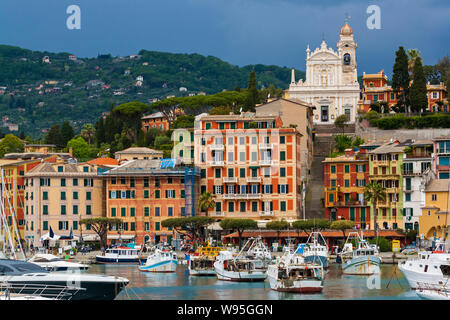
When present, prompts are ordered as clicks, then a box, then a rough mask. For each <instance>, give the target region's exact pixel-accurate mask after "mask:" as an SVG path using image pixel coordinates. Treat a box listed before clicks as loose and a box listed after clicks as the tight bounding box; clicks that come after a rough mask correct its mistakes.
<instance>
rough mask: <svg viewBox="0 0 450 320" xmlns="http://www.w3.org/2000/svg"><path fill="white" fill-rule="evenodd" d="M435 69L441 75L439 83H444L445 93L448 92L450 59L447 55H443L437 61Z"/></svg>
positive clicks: (449, 86)
mask: <svg viewBox="0 0 450 320" xmlns="http://www.w3.org/2000/svg"><path fill="white" fill-rule="evenodd" d="M436 68H437V69H438V70H439V73H440V74H441V81H442V82H444V83H445V87H446V88H447V91H450V59H449V57H448V54H447V55H445V56H444V57H443V58H442V59H439V60H438V63H437V64H436Z"/></svg>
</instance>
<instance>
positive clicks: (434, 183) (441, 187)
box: [425, 179, 450, 192]
mask: <svg viewBox="0 0 450 320" xmlns="http://www.w3.org/2000/svg"><path fill="white" fill-rule="evenodd" d="M449 187H450V180H448V179H435V180H431V181H430V183H429V184H428V185H427V187H426V188H425V192H446V191H448V189H449Z"/></svg>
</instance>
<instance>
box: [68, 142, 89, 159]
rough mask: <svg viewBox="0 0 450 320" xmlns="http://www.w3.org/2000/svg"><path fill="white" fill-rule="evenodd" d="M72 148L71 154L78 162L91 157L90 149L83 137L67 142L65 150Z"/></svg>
mask: <svg viewBox="0 0 450 320" xmlns="http://www.w3.org/2000/svg"><path fill="white" fill-rule="evenodd" d="M69 148H72V154H73V156H74V157H75V158H77V159H80V160H87V159H89V158H90V157H91V153H92V149H91V147H90V146H89V144H88V143H87V142H86V141H85V140H84V139H83V137H77V138H73V139H72V140H70V141H69V142H67V149H69Z"/></svg>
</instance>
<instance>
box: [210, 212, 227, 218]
mask: <svg viewBox="0 0 450 320" xmlns="http://www.w3.org/2000/svg"><path fill="white" fill-rule="evenodd" d="M224 215H225V212H223V211H213V212H211V216H213V217H223V216H224Z"/></svg>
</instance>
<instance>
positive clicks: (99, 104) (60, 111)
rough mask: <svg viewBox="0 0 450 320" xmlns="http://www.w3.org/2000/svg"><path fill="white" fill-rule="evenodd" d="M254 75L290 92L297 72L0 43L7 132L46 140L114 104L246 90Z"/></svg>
mask: <svg viewBox="0 0 450 320" xmlns="http://www.w3.org/2000/svg"><path fill="white" fill-rule="evenodd" d="M46 58H48V59H46ZM251 70H255V72H256V79H257V85H258V88H262V87H268V86H269V85H271V84H272V85H274V86H275V87H277V88H283V89H285V88H287V87H288V86H289V83H290V76H291V71H290V69H289V68H286V67H278V66H274V65H270V66H267V65H260V64H258V65H249V66H244V67H238V66H234V65H231V64H229V63H227V62H225V61H222V60H220V59H218V58H216V57H212V56H208V57H205V56H202V55H199V54H172V53H165V52H155V51H146V50H141V51H140V52H139V53H138V54H136V55H130V56H126V57H112V56H111V55H109V54H101V55H99V56H98V57H96V58H77V57H75V56H72V55H71V54H70V53H50V52H38V51H31V50H27V49H22V48H19V47H12V46H6V45H0V116H2V123H1V124H2V132H7V131H8V129H7V128H6V127H5V125H8V124H18V125H19V132H20V131H22V130H24V131H25V133H26V134H27V135H30V136H32V137H39V136H41V135H43V134H44V133H43V131H42V130H45V129H48V128H49V127H50V126H51V125H52V124H55V123H62V121H63V120H70V121H71V123H72V125H73V127H74V128H75V130H76V131H78V130H79V128H81V126H82V125H83V124H84V123H94V122H95V121H96V120H97V119H98V117H99V116H100V114H101V113H102V112H105V111H109V110H110V107H111V106H112V105H118V104H121V103H124V102H128V101H133V100H137V101H141V102H144V103H150V102H151V101H152V100H153V99H155V98H159V99H161V98H165V97H167V96H169V95H175V96H186V95H189V94H198V93H199V92H205V93H206V94H213V93H217V92H220V91H222V90H223V89H226V90H233V89H235V88H236V87H237V86H239V87H241V88H246V87H247V86H248V79H249V73H250V71H251ZM139 76H142V77H143V81H142V83H140V82H139V81H138V80H139V79H138V77H139ZM296 78H297V79H299V78H303V79H304V72H301V71H298V70H297V71H296ZM140 84H141V86H139V85H140ZM184 88H186V90H185V89H184ZM180 89H181V90H180ZM5 116H7V117H8V118H9V119H8V120H6V117H5Z"/></svg>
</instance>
